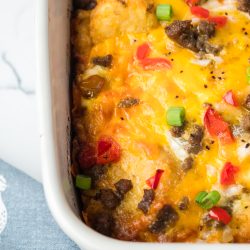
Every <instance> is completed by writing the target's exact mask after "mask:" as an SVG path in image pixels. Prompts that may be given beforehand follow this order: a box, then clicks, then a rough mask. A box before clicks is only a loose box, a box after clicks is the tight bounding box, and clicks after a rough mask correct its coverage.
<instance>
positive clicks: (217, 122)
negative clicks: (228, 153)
mask: <svg viewBox="0 0 250 250" xmlns="http://www.w3.org/2000/svg"><path fill="white" fill-rule="evenodd" d="M204 125H205V127H206V129H207V131H208V133H209V134H210V135H211V136H215V137H217V138H218V139H219V140H220V142H221V143H222V144H230V143H233V142H234V138H233V135H232V132H231V130H230V128H229V125H228V123H227V122H225V121H224V120H223V119H222V117H221V116H220V115H219V114H218V113H217V112H216V111H215V110H214V109H212V108H211V107H209V108H208V109H207V111H206V113H205V116H204Z"/></svg>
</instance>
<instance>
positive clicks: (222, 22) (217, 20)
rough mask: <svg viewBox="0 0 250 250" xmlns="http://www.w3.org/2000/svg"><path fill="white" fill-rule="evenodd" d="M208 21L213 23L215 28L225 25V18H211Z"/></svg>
mask: <svg viewBox="0 0 250 250" xmlns="http://www.w3.org/2000/svg"><path fill="white" fill-rule="evenodd" d="M208 21H209V22H211V23H215V24H216V27H217V28H221V27H223V26H225V25H226V23H227V17H226V16H213V17H209V18H208Z"/></svg>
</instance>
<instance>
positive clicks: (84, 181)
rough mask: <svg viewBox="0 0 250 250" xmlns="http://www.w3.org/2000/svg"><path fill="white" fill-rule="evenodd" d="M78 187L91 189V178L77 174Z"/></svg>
mask: <svg viewBox="0 0 250 250" xmlns="http://www.w3.org/2000/svg"><path fill="white" fill-rule="evenodd" d="M76 187H78V188H80V189H83V190H89V189H90V188H91V178H90V177H88V176H85V175H77V176H76Z"/></svg>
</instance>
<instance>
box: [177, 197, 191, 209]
mask: <svg viewBox="0 0 250 250" xmlns="http://www.w3.org/2000/svg"><path fill="white" fill-rule="evenodd" d="M178 207H179V209H180V210H187V209H188V207H189V199H188V197H187V196H184V197H183V198H182V199H181V201H180V202H179V204H178Z"/></svg>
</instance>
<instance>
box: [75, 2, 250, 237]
mask: <svg viewBox="0 0 250 250" xmlns="http://www.w3.org/2000/svg"><path fill="white" fill-rule="evenodd" d="M158 4H170V5H171V6H172V9H173V17H172V19H171V21H169V22H167V21H166V22H165V21H161V22H160V21H158V20H157V17H156V15H155V7H156V6H157V5H158ZM149 6H151V9H150V8H149ZM152 6H153V7H152ZM202 7H203V8H206V9H208V10H209V12H210V15H211V16H226V17H227V23H226V24H225V25H224V26H223V27H217V28H216V33H215V35H214V37H212V38H211V39H209V43H211V44H213V45H220V46H221V47H222V49H221V51H220V52H219V53H218V54H217V55H213V54H202V55H201V54H199V53H195V52H193V51H191V50H189V49H188V48H184V47H182V46H181V45H180V44H178V43H177V42H176V41H175V40H173V39H170V38H169V37H168V35H167V34H166V32H165V28H166V26H168V25H170V24H171V23H172V22H174V21H175V20H180V21H183V20H192V23H193V24H194V25H196V24H197V23H199V22H200V21H201V18H197V17H195V16H194V15H192V14H191V11H190V6H188V5H187V3H186V2H185V1H184V0H154V1H153V0H124V1H119V0H98V1H97V5H96V6H95V8H94V9H92V10H90V11H88V10H77V11H76V13H75V14H74V17H73V19H72V44H73V57H74V58H75V60H76V66H75V76H76V79H78V80H76V81H75V83H74V85H73V108H72V117H73V129H74V139H73V153H72V157H73V165H74V166H73V170H74V171H73V172H74V175H76V174H85V175H88V171H89V170H86V169H84V168H81V167H79V162H78V161H79V160H78V159H79V157H78V155H79V153H80V152H81V150H82V148H84V145H85V144H91V145H95V144H96V142H98V140H99V138H101V137H102V136H109V137H111V138H113V139H114V140H115V141H116V142H117V143H118V144H119V146H120V149H121V156H120V159H119V160H118V161H115V162H111V163H110V164H107V165H106V166H99V167H100V168H104V167H105V168H106V171H104V173H103V175H101V177H100V178H99V179H98V180H97V181H95V184H94V185H92V189H91V190H87V191H81V197H82V200H83V203H84V204H83V207H84V209H83V216H84V220H85V222H86V223H87V224H89V225H90V226H92V227H94V228H96V225H93V223H92V222H91V219H89V218H90V217H91V216H93V217H94V216H95V213H97V212H100V211H102V210H103V209H105V208H103V204H102V203H101V202H100V200H99V199H98V192H99V191H100V190H102V189H112V190H115V186H114V184H115V183H117V182H118V181H119V180H120V179H127V180H130V181H131V182H132V185H133V188H132V189H131V190H130V191H128V192H127V193H126V194H125V195H124V197H123V199H122V200H121V202H120V204H119V205H118V206H117V207H116V208H115V209H113V210H112V212H111V213H112V218H113V219H114V224H112V225H113V230H112V233H111V234H110V236H112V237H115V238H118V239H122V240H132V241H135V240H137V241H149V242H157V241H158V242H169V241H171V242H185V241H189V242H195V241H205V242H248V241H250V228H249V226H248V225H249V223H250V195H249V194H248V192H247V190H249V189H250V182H249V180H250V147H249V144H248V142H250V133H249V131H244V130H242V129H241V123H242V119H244V117H245V116H248V115H249V111H248V110H247V109H246V108H245V107H244V102H245V100H246V98H247V96H248V95H249V94H250V85H249V83H248V80H247V77H246V70H247V68H248V67H249V66H250V64H249V60H250V16H249V15H248V14H247V13H245V12H242V11H240V10H238V9H237V1H234V0H220V1H217V0H208V1H207V2H206V3H204V4H203V5H202ZM145 43H147V44H149V46H150V55H149V58H164V59H167V60H168V61H169V62H170V63H171V67H170V68H157V69H145V68H144V67H142V65H141V64H140V61H139V60H138V59H137V57H136V53H137V50H138V47H139V46H140V45H142V44H145ZM106 55H112V65H111V66H110V67H103V66H100V65H94V63H93V58H96V57H105V56H106ZM93 75H97V76H99V77H101V79H104V82H105V84H104V86H103V87H102V88H101V90H100V92H99V93H98V94H97V95H95V97H93V98H86V97H85V96H83V95H82V92H81V84H82V82H84V81H86V80H88V79H89V77H91V76H93ZM79 79H80V80H79ZM230 90H231V91H232V93H233V94H234V98H235V99H236V100H237V103H238V105H237V106H233V105H230V104H228V103H226V102H225V100H224V99H223V97H224V96H225V94H226V93H227V92H228V91H230ZM127 97H133V98H137V99H138V100H139V104H137V105H134V106H132V107H129V108H119V107H118V103H119V102H120V101H121V100H123V99H124V98H127ZM208 104H209V105H212V107H213V109H214V110H216V112H218V114H220V116H221V117H222V119H223V120H224V121H226V122H227V123H228V124H229V125H230V130H231V131H232V133H233V136H234V142H233V143H230V144H223V143H221V142H220V140H219V139H218V138H216V137H214V136H211V135H210V134H209V132H208V131H207V130H206V128H205V124H204V115H205V112H206V110H207V108H208ZM170 107H183V108H185V113H186V116H185V124H186V125H185V131H184V133H183V135H182V136H181V137H179V138H176V137H174V136H173V135H172V134H171V128H172V127H171V126H170V125H168V123H167V121H166V112H167V110H168V109H169V108H170ZM194 124H196V125H199V126H201V127H202V128H204V137H203V139H202V149H201V150H200V152H199V153H197V154H191V153H188V151H187V149H186V148H187V146H188V145H187V144H188V138H189V136H190V131H191V129H192V126H193V125H194ZM248 147H249V148H248ZM188 157H192V159H193V164H192V167H191V169H189V170H188V171H184V170H183V168H182V165H183V162H184V161H185V159H187V158H188ZM226 162H230V163H232V164H233V165H234V166H237V167H238V168H239V171H238V172H237V173H236V174H235V182H234V183H233V184H231V185H222V184H221V181H220V176H221V172H222V170H223V167H224V165H225V163H226ZM157 169H161V170H164V173H163V174H162V176H161V178H160V181H159V184H158V186H157V188H156V189H155V190H154V192H155V197H154V200H153V201H152V203H151V204H150V207H149V210H148V212H147V213H146V214H144V213H143V212H142V211H141V210H140V209H138V203H139V202H140V201H141V200H142V198H143V192H144V189H149V186H148V185H147V183H146V180H148V179H149V178H150V177H152V176H154V175H155V173H156V170H157ZM212 190H217V191H218V192H219V193H220V195H221V199H220V201H219V202H218V203H217V204H216V206H219V207H222V208H223V207H226V206H230V209H231V210H230V216H231V221H230V223H229V224H227V225H223V224H221V223H216V221H214V220H209V221H206V218H208V213H209V211H208V210H206V209H204V208H202V207H201V206H199V204H197V203H196V202H195V199H196V197H197V194H198V193H199V192H201V191H206V192H210V191H212ZM183 197H186V199H188V200H189V205H188V208H187V209H185V210H182V209H180V208H179V204H180V201H181V200H182V199H183ZM166 204H167V205H170V206H171V207H172V208H173V209H174V210H175V211H176V213H177V214H178V220H177V221H176V222H175V223H174V224H173V225H172V226H169V227H166V228H165V229H164V230H162V231H161V232H160V233H154V232H152V231H150V230H149V227H150V225H152V223H154V222H155V220H156V218H157V214H158V212H159V211H160V209H161V208H162V207H163V206H164V205H166ZM108 212H110V211H108ZM210 219H211V218H210ZM92 221H93V220H92ZM104 233H105V232H104ZM107 234H108V233H107Z"/></svg>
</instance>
